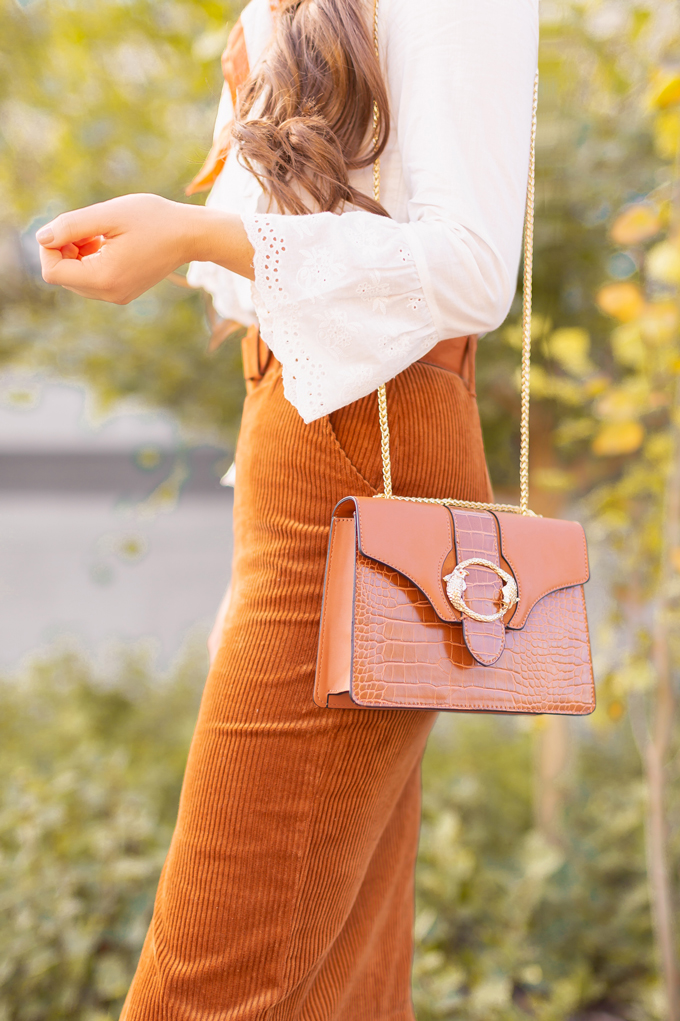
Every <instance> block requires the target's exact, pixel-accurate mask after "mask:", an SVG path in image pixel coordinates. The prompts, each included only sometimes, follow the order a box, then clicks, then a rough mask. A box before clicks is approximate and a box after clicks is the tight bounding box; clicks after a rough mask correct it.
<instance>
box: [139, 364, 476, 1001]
mask: <svg viewBox="0 0 680 1021" xmlns="http://www.w3.org/2000/svg"><path fill="white" fill-rule="evenodd" d="M387 394H388V403H389V412H390V422H391V430H392V446H393V452H392V459H393V471H394V488H395V492H396V493H401V494H407V495H418V496H435V497H443V496H454V497H461V498H464V499H471V500H485V499H488V496H489V492H488V476H487V472H486V467H485V462H484V454H483V448H482V438H481V432H480V427H479V417H478V413H477V406H476V402H475V399H474V397H473V396H471V395H470V394H469V393H468V391H467V389H466V387H465V384H464V383H463V382H462V380H461V379H460V378H459V377H458V376H455V375H454V374H453V373H449V372H446V371H444V370H443V369H440V368H435V367H433V366H429V365H424V364H416V365H413V366H412V367H411V368H410V369H408V370H407V371H406V372H404V373H403V374H402V375H400V376H399V377H398V378H397V379H396V380H394V381H392V382H391V383H390V384H388V388H387ZM236 476H237V483H236V496H235V504H234V530H235V550H236V556H235V561H234V572H233V579H232V585H233V590H232V591H233V594H232V600H231V606H230V609H229V613H228V617H227V620H226V623H225V628H224V638H223V642H222V647H221V649H220V652H219V654H218V656H217V658H216V661H215V663H214V665H213V667H212V669H211V671H210V675H209V677H208V681H207V685H206V689H205V694H204V696H203V702H202V705H201V710H200V715H199V718H198V723H197V726H196V733H195V736H194V739H193V743H192V746H191V751H190V754H189V761H188V765H187V771H186V777H185V780H184V788H183V792H182V798H181V803H180V808H179V817H178V821H177V828H176V830H175V834H174V837H173V840H172V844H171V847H170V851H169V853H168V857H167V860H166V863H165V867H164V869H163V873H162V876H161V880H160V884H159V888H158V894H157V897H156V903H155V908H154V913H153V919H152V922H151V926H150V928H149V932H148V935H147V939H146V942H145V945H144V949H143V951H142V956H141V960H140V963H139V967H138V970H137V974H136V976H135V979H134V981H133V984H132V987H131V989H130V992H129V994H128V998H127V1001H126V1004H125V1007H124V1009H123V1014H122V1019H123V1021H218V1019H219V1021H227V1019H231V1018H239V1019H243V1021H255V1019H265V1018H266V1019H268V1021H274V1019H276V1021H283V1019H286V1021H288V1019H291V1021H292V1019H295V1021H298V1019H304V1021H312V1019H314V1021H388V1019H389V1021H412V1019H413V1016H414V1015H413V1008H412V1004H411V995H410V972H411V957H412V947H413V938H412V927H413V899H414V865H415V858H416V850H417V844H418V828H419V821H420V762H421V757H422V754H423V749H424V747H425V742H426V740H427V736H428V734H429V732H430V729H431V727H432V724H433V722H434V714H433V713H429V712H419V711H413V712H411V711H404V712H390V711H389V710H387V711H386V710H379V711H370V710H332V709H318V708H317V707H316V706H315V705H314V704H313V702H312V688H313V682H314V669H315V661H316V650H317V639H318V629H319V615H320V610H321V598H322V586H323V576H324V567H325V561H326V545H327V541H328V529H329V523H330V517H331V511H332V509H333V507H334V505H335V503H336V502H337V501H338V500H339V499H340V498H341V497H343V496H347V495H349V494H357V495H371V494H373V493H375V492H377V491H379V490H380V489H381V482H380V458H379V430H378V418H377V401H376V397H375V394H372V395H371V396H369V397H366V398H364V399H362V400H360V401H357V402H356V403H355V404H352V405H350V406H348V407H346V408H343V409H342V410H341V411H339V412H336V413H335V414H333V415H331V416H330V417H329V418H323V419H320V420H318V421H316V422H313V423H312V424H311V425H305V424H304V423H303V421H302V419H301V418H300V416H299V415H298V413H297V412H296V410H295V409H294V408H293V407H292V406H291V405H290V404H289V403H288V402H287V401H286V400H285V398H284V396H283V386H282V381H281V372H280V367H279V366H278V365H277V364H276V363H274V365H273V366H272V367H271V368H270V369H269V370H268V372H267V375H266V376H265V379H264V381H263V382H262V383H261V384H260V386H259V388H258V389H257V390H256V391H255V392H254V393H253V394H251V395H250V396H249V397H248V398H247V399H246V405H245V410H244V416H243V424H242V428H241V435H240V439H239V443H238V451H237V457H236Z"/></svg>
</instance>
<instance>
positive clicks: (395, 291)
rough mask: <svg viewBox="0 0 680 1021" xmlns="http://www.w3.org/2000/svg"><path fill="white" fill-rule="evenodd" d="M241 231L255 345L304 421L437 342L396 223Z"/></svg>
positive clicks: (274, 221)
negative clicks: (271, 362) (268, 355)
mask: <svg viewBox="0 0 680 1021" xmlns="http://www.w3.org/2000/svg"><path fill="white" fill-rule="evenodd" d="M376 221H379V222H380V226H381V228H382V229H380V230H378V229H376V227H377V225H376ZM243 222H244V225H245V228H246V231H247V234H248V237H249V239H250V242H251V244H252V245H253V248H254V249H255V258H254V268H255V284H254V285H253V301H254V304H255V309H256V311H257V314H258V318H259V320H260V328H261V330H262V336H263V338H264V340H265V342H266V343H267V344H268V346H269V347H270V348H271V349H272V351H273V352H274V354H275V356H276V357H277V358H278V360H279V361H280V362H281V364H282V366H283V383H284V391H285V394H286V397H287V398H288V400H289V401H290V402H291V403H292V404H294V405H295V407H296V408H297V409H298V411H299V412H300V414H301V415H302V417H303V419H304V420H305V422H311V421H313V420H314V419H316V418H319V417H321V416H322V415H327V414H330V412H332V411H335V410H337V409H338V408H341V407H344V405H346V404H350V403H351V402H352V401H355V400H358V398H359V397H363V396H365V395H366V394H367V393H370V392H371V390H374V389H375V388H376V387H377V386H379V385H380V384H381V383H383V382H385V380H386V379H391V378H392V377H393V376H395V375H397V373H399V372H401V371H402V370H403V369H405V368H407V366H408V365H410V364H411V363H412V362H413V361H414V360H417V359H418V358H420V357H421V356H422V355H423V354H425V353H426V352H427V351H429V350H430V348H431V347H433V345H434V344H436V343H437V334H436V330H435V327H434V323H433V321H432V317H431V315H430V311H429V309H428V307H427V303H426V301H425V296H424V294H423V291H422V288H421V286H420V281H419V279H418V273H417V271H416V267H415V262H414V260H413V256H412V255H411V252H410V251H409V249H408V246H407V244H406V242H405V240H404V236H403V231H402V228H401V226H400V225H399V224H398V223H395V222H393V221H390V220H386V219H385V218H384V217H376V216H373V215H372V214H370V213H363V212H359V211H355V212H348V213H345V214H343V216H336V215H334V214H333V213H316V214H314V215H310V216H281V215H275V214H254V215H250V216H244V217H243Z"/></svg>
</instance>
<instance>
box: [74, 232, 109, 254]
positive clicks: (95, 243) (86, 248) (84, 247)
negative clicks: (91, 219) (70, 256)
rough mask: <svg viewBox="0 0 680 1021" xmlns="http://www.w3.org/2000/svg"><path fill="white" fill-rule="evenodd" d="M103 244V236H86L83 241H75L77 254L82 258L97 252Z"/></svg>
mask: <svg viewBox="0 0 680 1021" xmlns="http://www.w3.org/2000/svg"><path fill="white" fill-rule="evenodd" d="M102 244H103V238H101V237H98V238H87V239H86V240H84V241H76V246H77V248H78V255H79V256H80V258H81V259H84V258H85V256H86V255H94V253H95V252H98V251H99V249H100V248H101V246H102Z"/></svg>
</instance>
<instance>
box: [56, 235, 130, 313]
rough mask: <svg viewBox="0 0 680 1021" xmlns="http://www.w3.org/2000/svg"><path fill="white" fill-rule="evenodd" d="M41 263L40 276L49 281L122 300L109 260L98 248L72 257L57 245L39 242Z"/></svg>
mask: <svg viewBox="0 0 680 1021" xmlns="http://www.w3.org/2000/svg"><path fill="white" fill-rule="evenodd" d="M40 263H41V267H42V275H43V280H45V282H46V283H48V284H60V285H61V286H62V287H67V288H68V289H69V290H72V291H76V292H77V293H79V294H81V295H83V296H84V297H88V298H101V299H102V300H104V301H121V300H122V298H123V296H122V295H119V294H118V293H117V292H116V287H115V284H116V280H115V276H114V274H113V273H112V272H111V267H110V265H109V260H104V259H103V258H102V253H101V252H97V253H96V254H95V255H90V256H87V257H86V258H84V259H78V258H75V259H71V258H64V256H63V255H62V253H61V251H60V250H59V249H58V248H45V247H42V246H41V248H40Z"/></svg>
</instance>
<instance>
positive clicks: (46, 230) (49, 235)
mask: <svg viewBox="0 0 680 1021" xmlns="http://www.w3.org/2000/svg"><path fill="white" fill-rule="evenodd" d="M36 238H37V239H38V241H39V242H40V244H41V245H49V243H50V241H54V231H53V230H52V228H51V227H41V228H40V230H39V231H38V233H37V234H36Z"/></svg>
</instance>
